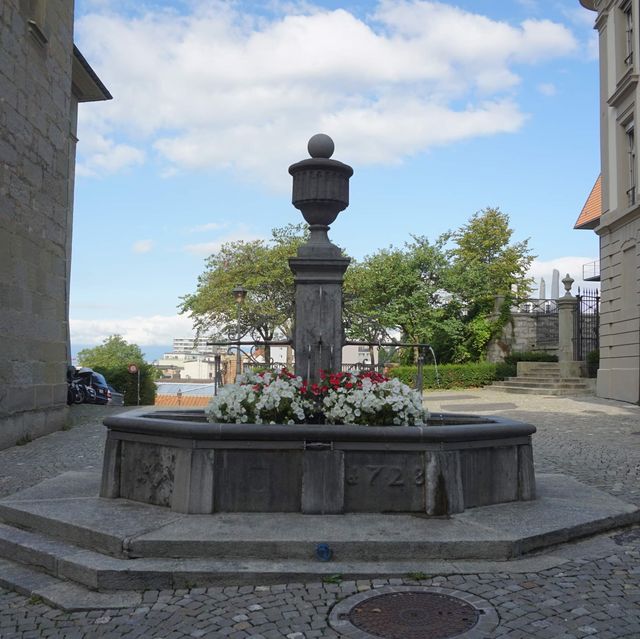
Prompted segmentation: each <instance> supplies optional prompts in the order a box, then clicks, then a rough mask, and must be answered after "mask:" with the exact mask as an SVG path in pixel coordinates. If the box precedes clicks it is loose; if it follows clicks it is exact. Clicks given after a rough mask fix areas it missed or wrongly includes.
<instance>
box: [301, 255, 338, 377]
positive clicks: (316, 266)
mask: <svg viewBox="0 0 640 639" xmlns="http://www.w3.org/2000/svg"><path fill="white" fill-rule="evenodd" d="M348 266H349V259H347V258H341V257H336V258H327V259H321V258H320V259H310V258H292V259H290V260H289V267H290V268H291V270H292V271H293V273H294V275H295V283H296V298H295V299H296V314H295V329H294V349H295V351H296V367H295V371H296V375H300V376H301V377H303V378H305V379H310V380H312V381H315V382H317V381H318V373H319V371H320V370H324V371H339V370H340V369H341V367H342V343H343V341H344V335H343V326H342V282H343V278H344V273H345V271H346V270H347V267H348Z"/></svg>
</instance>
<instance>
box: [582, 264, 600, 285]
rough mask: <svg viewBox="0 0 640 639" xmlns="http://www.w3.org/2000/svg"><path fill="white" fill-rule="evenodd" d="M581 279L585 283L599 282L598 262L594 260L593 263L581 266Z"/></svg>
mask: <svg viewBox="0 0 640 639" xmlns="http://www.w3.org/2000/svg"><path fill="white" fill-rule="evenodd" d="M582 279H583V280H584V281H585V282H599V281H600V260H595V261H594V262H589V263H588V264H583V265H582Z"/></svg>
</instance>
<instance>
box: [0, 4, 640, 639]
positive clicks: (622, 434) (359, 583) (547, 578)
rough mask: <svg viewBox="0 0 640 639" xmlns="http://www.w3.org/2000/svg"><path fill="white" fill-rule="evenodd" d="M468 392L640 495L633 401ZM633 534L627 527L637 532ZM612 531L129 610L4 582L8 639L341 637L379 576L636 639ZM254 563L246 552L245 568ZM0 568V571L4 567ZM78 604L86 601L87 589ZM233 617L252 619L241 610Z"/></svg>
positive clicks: (8, 482) (219, 590)
mask: <svg viewBox="0 0 640 639" xmlns="http://www.w3.org/2000/svg"><path fill="white" fill-rule="evenodd" d="M1 10H2V8H1V7H0V11H1ZM0 259H1V257H0ZM465 394H466V395H469V394H471V393H469V392H466V393H465V392H462V393H460V392H451V393H443V392H442V391H440V392H438V393H435V394H434V395H433V396H430V395H429V394H427V395H426V402H427V405H428V406H429V408H431V409H432V410H434V411H437V410H439V409H440V407H441V406H440V402H443V403H451V402H464V401H465V399H462V398H461V397H460V396H461V395H465ZM472 395H473V397H472V398H471V399H472V402H473V403H474V404H477V403H482V402H486V404H491V403H496V402H501V401H505V400H508V401H513V402H514V403H516V404H517V406H518V408H517V409H515V410H513V411H509V412H508V414H509V416H511V417H513V418H515V419H521V420H524V421H528V422H532V423H534V424H536V426H537V427H538V434H537V435H536V436H535V438H534V440H535V443H534V458H535V462H536V466H537V468H538V471H539V472H549V471H555V472H562V473H565V474H566V475H569V476H572V477H574V478H576V479H579V480H580V481H581V482H583V483H586V484H588V485H591V486H594V487H597V488H600V489H601V490H604V491H606V492H608V493H609V494H613V495H617V496H619V497H621V498H622V499H624V500H625V501H628V502H631V503H636V504H640V443H639V441H638V440H639V439H640V437H639V436H638V435H633V433H634V432H637V431H638V430H640V429H639V427H638V424H639V423H640V420H639V417H640V409H639V408H638V407H637V406H633V405H629V404H624V403H620V402H613V401H607V400H599V399H596V398H584V399H579V400H576V399H570V398H550V397H539V396H537V397H536V396H534V397H531V396H510V395H505V394H502V393H498V392H495V391H493V390H490V389H486V390H478V391H474V392H473V393H472ZM436 397H442V399H435V398H436ZM103 430H104V429H102V428H99V427H98V426H97V425H95V424H94V425H92V424H90V423H89V424H87V425H86V426H77V427H76V428H74V429H72V430H71V431H68V432H58V433H55V434H53V435H49V436H47V437H44V438H42V439H39V440H37V441H34V442H31V443H30V444H28V445H26V446H21V447H16V448H11V449H7V450H4V451H0V493H1V494H4V495H7V494H10V493H12V492H15V491H17V490H19V489H22V488H26V487H28V486H30V485H32V484H35V483H38V482H40V481H41V480H42V479H45V478H47V477H51V476H55V475H57V474H59V473H60V472H62V471H64V470H68V469H84V468H85V467H86V466H90V465H94V469H97V468H99V466H100V455H101V452H102V439H103V436H104V433H103ZM391 517H396V515H391ZM637 530H638V529H637V528H636V529H631V531H630V532H631V533H635V534H636V535H637ZM354 533H356V534H357V531H356V530H354ZM618 537H619V536H618V535H617V534H613V535H612V534H607V535H601V536H599V537H595V538H590V539H587V540H585V541H581V542H578V543H572V544H564V545H562V546H559V547H555V548H552V549H550V550H549V551H547V552H545V553H543V554H535V555H531V556H528V557H526V558H524V559H521V560H518V561H501V562H494V561H461V562H455V564H454V563H453V562H444V561H441V562H421V561H416V560H411V559H408V560H406V561H404V562H399V563H397V564H396V565H395V568H393V567H391V566H388V568H389V570H390V572H389V573H388V574H389V575H391V574H393V575H394V576H392V577H388V576H384V575H380V574H374V573H373V572H371V573H369V575H367V571H368V570H371V571H374V570H376V569H377V568H379V567H380V562H374V563H372V564H366V563H363V564H362V565H361V568H362V572H358V573H355V574H358V577H357V579H347V578H340V576H336V574H335V572H337V571H335V572H330V571H331V569H332V567H333V565H332V563H331V562H330V563H328V564H323V566H322V570H324V571H327V572H325V573H324V574H325V575H327V577H326V578H325V579H326V581H323V580H322V579H320V578H319V577H316V578H311V577H309V578H308V579H304V580H302V581H301V580H297V579H296V578H294V577H293V576H292V575H293V573H292V572H287V570H286V566H284V565H283V564H278V566H277V567H278V569H281V570H282V572H281V574H282V575H283V576H285V577H284V578H282V579H280V581H279V582H278V583H275V582H277V581H278V575H277V574H274V575H272V576H273V581H271V583H270V584H269V585H266V584H265V585H260V584H258V583H257V582H254V583H253V584H249V585H242V586H235V587H234V586H221V585H217V586H212V587H209V588H204V587H200V586H193V585H192V584H189V583H187V582H186V581H185V582H184V583H182V584H180V585H179V586H175V587H173V586H172V587H168V588H165V587H164V586H159V587H158V588H157V589H155V590H148V591H146V592H143V593H140V596H141V598H142V601H141V602H140V603H136V604H134V605H131V606H130V607H128V608H124V609H117V608H116V606H115V605H113V606H111V605H107V604H102V605H103V607H97V608H95V609H93V610H90V611H89V610H86V609H85V610H83V611H79V612H70V611H64V610H59V609H55V608H52V607H51V606H49V605H47V604H46V603H45V602H44V601H42V600H41V599H39V598H38V597H37V596H30V595H23V594H19V593H16V592H15V591H12V590H9V589H4V588H2V587H0V636H2V639H29V638H33V637H37V638H53V639H66V638H68V637H91V638H93V637H111V638H115V637H127V636H131V637H134V636H140V637H155V638H156V639H157V638H159V637H164V638H165V639H167V638H168V637H172V638H183V637H184V638H188V637H198V636H206V637H227V636H232V635H233V634H234V633H235V634H236V636H246V637H254V639H257V638H258V637H267V638H269V639H276V638H282V637H287V635H294V633H299V635H302V636H303V637H305V639H308V638H312V637H320V638H322V639H325V638H335V637H337V636H338V635H337V634H336V633H335V632H334V631H333V629H331V628H330V627H329V625H328V622H327V618H328V615H329V613H330V611H331V609H332V608H333V606H334V605H335V604H336V603H337V602H338V601H340V600H342V599H344V598H345V597H348V596H351V595H353V594H356V593H358V592H366V591H368V590H371V589H373V588H377V587H381V586H389V585H391V586H394V585H414V584H419V585H423V586H435V587H444V588H450V589H453V590H460V591H463V592H466V593H470V594H473V595H476V596H478V597H481V598H483V599H486V600H487V601H489V603H490V604H491V605H492V606H493V607H494V608H495V609H496V611H497V613H498V615H499V618H500V624H499V626H498V627H497V628H496V630H495V632H494V633H493V637H495V638H496V639H503V638H504V639H516V638H521V639H524V638H526V639H531V638H533V639H577V638H579V637H587V636H594V637H600V638H603V639H604V638H608V639H637V637H638V636H640V587H639V586H638V574H640V551H639V550H638V545H637V536H636V537H633V536H630V535H629V534H627V535H626V536H621V539H620V540H619V541H616V540H615V538H618ZM625 539H626V541H625ZM133 561H138V560H133ZM195 561H200V560H198V559H196V560H195ZM235 563H236V564H237V563H238V562H235ZM250 563H251V562H242V564H243V565H245V564H247V567H249V564H250ZM409 573H411V574H409ZM318 574H319V573H318ZM0 575H3V576H4V575H6V572H5V570H4V569H2V570H0ZM77 600H78V601H81V600H82V595H81V594H78V595H77ZM239 615H244V616H246V617H247V619H246V620H243V621H237V620H234V617H238V616H239ZM240 624H243V625H242V627H238V626H240ZM594 630H595V632H594Z"/></svg>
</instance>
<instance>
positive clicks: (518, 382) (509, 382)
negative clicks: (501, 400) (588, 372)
mask: <svg viewBox="0 0 640 639" xmlns="http://www.w3.org/2000/svg"><path fill="white" fill-rule="evenodd" d="M502 384H503V385H504V386H510V387H517V386H528V387H530V388H576V389H581V388H584V389H588V388H590V386H589V384H587V383H586V382H584V381H582V380H576V381H570V380H564V379H563V380H561V381H557V382H548V381H540V380H538V381H534V380H531V379H523V378H521V377H510V378H508V379H505V380H503V381H502Z"/></svg>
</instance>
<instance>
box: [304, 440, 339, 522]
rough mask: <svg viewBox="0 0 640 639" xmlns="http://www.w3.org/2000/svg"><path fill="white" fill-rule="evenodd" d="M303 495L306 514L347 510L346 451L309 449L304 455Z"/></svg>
mask: <svg viewBox="0 0 640 639" xmlns="http://www.w3.org/2000/svg"><path fill="white" fill-rule="evenodd" d="M301 499H302V504H301V510H302V512H303V513H306V514H320V515H322V514H327V515H329V514H338V513H341V512H344V451H342V450H309V451H308V452H307V453H306V454H305V455H304V456H303V458H302V495H301Z"/></svg>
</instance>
